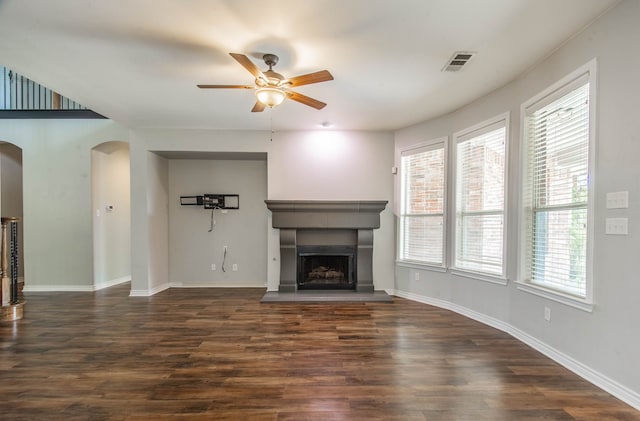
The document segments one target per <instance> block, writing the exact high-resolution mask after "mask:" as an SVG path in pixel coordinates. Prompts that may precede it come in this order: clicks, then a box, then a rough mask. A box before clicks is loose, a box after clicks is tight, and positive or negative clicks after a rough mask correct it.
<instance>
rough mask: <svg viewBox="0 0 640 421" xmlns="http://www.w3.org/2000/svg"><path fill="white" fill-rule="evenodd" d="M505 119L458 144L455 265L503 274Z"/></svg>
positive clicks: (472, 134) (460, 140)
mask: <svg viewBox="0 0 640 421" xmlns="http://www.w3.org/2000/svg"><path fill="white" fill-rule="evenodd" d="M505 151H506V121H504V120H502V121H500V122H498V123H494V124H492V125H490V126H488V127H485V128H484V129H481V130H477V131H474V132H472V133H471V134H469V135H466V136H463V137H460V138H459V139H458V141H457V147H456V214H455V217H456V227H455V229H456V237H455V238H456V246H455V260H454V266H455V267H457V268H460V269H466V270H472V271H477V272H487V273H490V274H499V275H502V274H503V272H504V271H503V255H504V190H505V182H504V181H505V162H506V161H505Z"/></svg>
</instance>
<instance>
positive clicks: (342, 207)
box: [265, 200, 388, 293]
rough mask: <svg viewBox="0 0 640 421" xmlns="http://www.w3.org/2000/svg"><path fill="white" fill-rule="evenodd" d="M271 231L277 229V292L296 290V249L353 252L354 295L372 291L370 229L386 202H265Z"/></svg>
mask: <svg viewBox="0 0 640 421" xmlns="http://www.w3.org/2000/svg"><path fill="white" fill-rule="evenodd" d="M265 203H266V204H267V208H268V209H269V210H270V211H271V212H272V225H273V228H279V229H280V285H279V287H278V291H279V292H296V291H297V282H296V277H297V264H298V263H297V262H298V256H297V249H298V247H300V246H305V247H306V246H321V247H322V246H351V247H355V249H356V254H357V257H356V263H355V265H356V268H355V272H356V278H357V279H356V286H355V291H356V292H366V293H372V292H374V286H373V230H374V229H376V228H380V212H382V211H383V210H384V208H385V207H386V205H387V203H388V202H387V201H386V200H384V201H382V200H368V201H366V200H365V201H362V200H361V201H333V200H317V201H316V200H265Z"/></svg>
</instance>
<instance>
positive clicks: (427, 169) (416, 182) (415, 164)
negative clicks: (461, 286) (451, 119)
mask: <svg viewBox="0 0 640 421" xmlns="http://www.w3.org/2000/svg"><path fill="white" fill-rule="evenodd" d="M401 183H402V186H401V194H402V198H401V210H400V253H399V257H400V259H401V260H405V261H413V262H418V263H427V264H434V265H442V264H443V254H444V253H443V248H444V194H445V149H444V142H438V143H436V144H432V145H430V146H425V147H421V148H417V149H412V150H409V151H405V152H403V153H402V154H401Z"/></svg>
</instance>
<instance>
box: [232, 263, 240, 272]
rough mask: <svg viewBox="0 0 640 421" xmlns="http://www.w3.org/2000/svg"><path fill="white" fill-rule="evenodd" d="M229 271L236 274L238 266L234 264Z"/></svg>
mask: <svg viewBox="0 0 640 421" xmlns="http://www.w3.org/2000/svg"><path fill="white" fill-rule="evenodd" d="M231 270H232V271H234V272H236V271H237V270H238V265H237V264H236V263H234V264H233V266H232V267H231Z"/></svg>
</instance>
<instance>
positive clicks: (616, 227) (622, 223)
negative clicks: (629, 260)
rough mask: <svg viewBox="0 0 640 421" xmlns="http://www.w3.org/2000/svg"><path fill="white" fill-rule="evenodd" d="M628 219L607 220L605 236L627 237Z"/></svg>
mask: <svg viewBox="0 0 640 421" xmlns="http://www.w3.org/2000/svg"><path fill="white" fill-rule="evenodd" d="M628 225H629V219H628V218H607V221H606V227H605V234H611V235H627V234H629V226H628Z"/></svg>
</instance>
